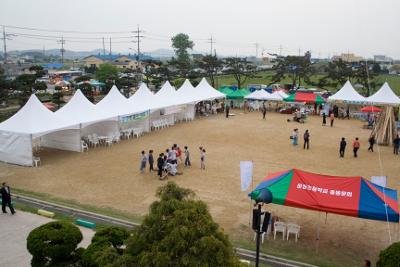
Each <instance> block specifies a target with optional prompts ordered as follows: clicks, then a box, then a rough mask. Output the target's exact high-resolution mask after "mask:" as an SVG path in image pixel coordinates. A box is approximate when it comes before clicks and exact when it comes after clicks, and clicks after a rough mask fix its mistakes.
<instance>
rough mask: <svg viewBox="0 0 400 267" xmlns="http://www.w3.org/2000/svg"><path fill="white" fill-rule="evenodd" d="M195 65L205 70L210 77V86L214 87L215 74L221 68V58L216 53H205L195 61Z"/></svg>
mask: <svg viewBox="0 0 400 267" xmlns="http://www.w3.org/2000/svg"><path fill="white" fill-rule="evenodd" d="M197 66H198V67H199V68H201V69H203V70H205V72H206V74H207V77H208V78H209V79H210V82H211V85H212V87H214V88H215V87H216V83H215V76H216V75H217V74H218V72H219V71H221V70H222V66H223V65H222V60H220V59H218V57H217V56H216V55H214V56H213V55H207V56H204V57H202V58H201V59H200V60H199V61H197Z"/></svg>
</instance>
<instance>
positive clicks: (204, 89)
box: [193, 78, 226, 102]
mask: <svg viewBox="0 0 400 267" xmlns="http://www.w3.org/2000/svg"><path fill="white" fill-rule="evenodd" d="M193 92H194V98H195V99H196V101H197V102H199V101H206V100H215V99H223V98H225V97H226V96H225V95H224V94H223V93H221V92H219V91H218V90H216V89H214V88H213V87H212V86H211V85H210V84H209V83H208V82H207V80H206V78H203V79H201V82H200V83H199V84H198V85H197V86H196V87H195V90H193Z"/></svg>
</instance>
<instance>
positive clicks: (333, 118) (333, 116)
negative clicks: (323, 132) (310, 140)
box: [329, 112, 335, 127]
mask: <svg viewBox="0 0 400 267" xmlns="http://www.w3.org/2000/svg"><path fill="white" fill-rule="evenodd" d="M329 118H330V119H331V127H333V122H334V121H335V114H334V113H333V112H332V113H331V115H329Z"/></svg>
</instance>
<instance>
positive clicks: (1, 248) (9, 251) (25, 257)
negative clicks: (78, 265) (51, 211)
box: [0, 211, 94, 267]
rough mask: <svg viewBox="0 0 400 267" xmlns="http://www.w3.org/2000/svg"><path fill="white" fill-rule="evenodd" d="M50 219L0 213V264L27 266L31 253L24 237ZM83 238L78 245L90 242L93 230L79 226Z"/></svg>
mask: <svg viewBox="0 0 400 267" xmlns="http://www.w3.org/2000/svg"><path fill="white" fill-rule="evenodd" d="M50 221H51V219H49V218H45V217H42V216H39V215H36V214H32V213H27V212H22V211H17V213H16V214H15V215H11V214H10V213H8V214H3V213H1V214H0V266H13V267H28V266H31V265H30V261H31V258H32V257H31V255H30V254H29V252H28V250H27V249H26V238H27V237H28V234H29V233H30V231H32V230H33V229H35V228H36V227H38V226H40V225H42V224H45V223H47V222H50ZM79 229H80V230H81V232H82V235H83V240H82V242H81V243H80V244H79V246H80V247H84V248H86V247H87V246H88V245H89V244H90V240H91V239H92V237H93V235H94V232H93V231H92V230H90V229H86V228H81V227H79Z"/></svg>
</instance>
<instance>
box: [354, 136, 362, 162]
mask: <svg viewBox="0 0 400 267" xmlns="http://www.w3.org/2000/svg"><path fill="white" fill-rule="evenodd" d="M359 149H360V142H359V141H358V137H356V140H354V141H353V152H354V157H355V158H357V151H358V150H359Z"/></svg>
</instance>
